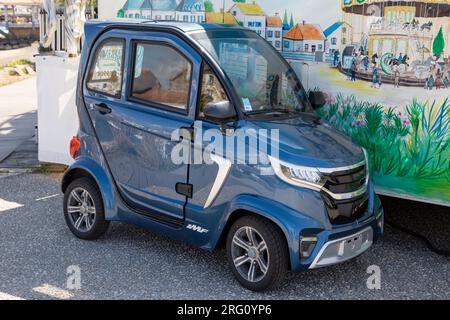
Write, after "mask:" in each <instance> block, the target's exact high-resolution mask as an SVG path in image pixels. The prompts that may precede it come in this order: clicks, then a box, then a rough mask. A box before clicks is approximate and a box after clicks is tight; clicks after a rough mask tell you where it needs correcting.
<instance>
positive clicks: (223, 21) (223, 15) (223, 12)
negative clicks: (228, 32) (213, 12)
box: [222, 0, 225, 24]
mask: <svg viewBox="0 0 450 320" xmlns="http://www.w3.org/2000/svg"><path fill="white" fill-rule="evenodd" d="M222 9H223V10H222V23H223V24H225V0H223V8H222Z"/></svg>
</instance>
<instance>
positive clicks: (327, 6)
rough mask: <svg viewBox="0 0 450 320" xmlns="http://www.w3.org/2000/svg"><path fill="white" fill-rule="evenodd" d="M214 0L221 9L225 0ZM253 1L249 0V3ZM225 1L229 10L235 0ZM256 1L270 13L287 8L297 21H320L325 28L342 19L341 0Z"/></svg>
mask: <svg viewBox="0 0 450 320" xmlns="http://www.w3.org/2000/svg"><path fill="white" fill-rule="evenodd" d="M212 1H213V3H214V8H215V10H216V11H219V10H220V8H222V2H223V0H212ZM251 1H252V0H247V3H250V2H251ZM225 2H226V9H227V10H228V9H229V8H230V7H231V6H232V4H233V1H232V0H225ZM256 2H257V3H258V4H259V5H260V6H261V8H262V9H263V10H264V12H266V14H268V15H272V14H275V13H276V12H278V13H280V15H281V16H283V15H284V11H285V10H287V11H288V14H289V17H290V12H292V13H293V14H294V19H295V22H296V23H297V22H301V21H303V20H305V21H306V22H307V23H318V24H320V25H321V26H322V28H324V29H325V28H327V27H329V26H330V25H332V24H333V23H334V22H336V21H338V20H340V3H341V0H256Z"/></svg>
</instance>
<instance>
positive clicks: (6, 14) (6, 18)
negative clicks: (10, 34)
mask: <svg viewBox="0 0 450 320" xmlns="http://www.w3.org/2000/svg"><path fill="white" fill-rule="evenodd" d="M3 7H4V8H5V26H6V27H7V28H8V6H7V5H6V4H5V5H4V6H3Z"/></svg>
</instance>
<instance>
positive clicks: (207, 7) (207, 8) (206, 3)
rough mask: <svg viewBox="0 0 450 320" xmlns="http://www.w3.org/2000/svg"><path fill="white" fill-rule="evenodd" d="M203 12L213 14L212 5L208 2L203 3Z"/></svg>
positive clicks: (208, 0)
mask: <svg viewBox="0 0 450 320" xmlns="http://www.w3.org/2000/svg"><path fill="white" fill-rule="evenodd" d="M205 12H214V4H213V3H212V2H211V1H210V0H206V1H205Z"/></svg>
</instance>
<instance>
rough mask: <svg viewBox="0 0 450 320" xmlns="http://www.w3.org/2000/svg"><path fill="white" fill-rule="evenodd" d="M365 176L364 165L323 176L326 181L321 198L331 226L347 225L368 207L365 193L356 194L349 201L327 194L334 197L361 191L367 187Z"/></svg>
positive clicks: (362, 214)
mask: <svg viewBox="0 0 450 320" xmlns="http://www.w3.org/2000/svg"><path fill="white" fill-rule="evenodd" d="M367 174H368V173H367V167H366V165H365V164H362V165H361V166H358V167H356V168H352V169H349V170H344V171H337V172H332V173H325V174H323V176H324V177H325V179H326V181H325V184H324V187H323V189H324V191H322V198H323V199H324V201H325V203H326V206H327V211H328V216H329V218H330V221H331V223H332V224H335V225H342V224H348V223H352V222H354V221H356V220H358V219H360V218H362V217H363V216H364V214H365V213H366V211H367V209H368V205H369V200H368V195H367V191H366V192H364V193H362V194H361V193H358V195H357V196H355V197H351V198H350V199H336V198H334V197H333V196H332V195H330V193H329V192H331V193H332V194H334V195H342V194H349V193H352V192H356V191H358V190H362V189H363V188H365V187H367V186H366V182H367ZM363 190H364V189H363ZM327 191H329V192H327Z"/></svg>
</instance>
